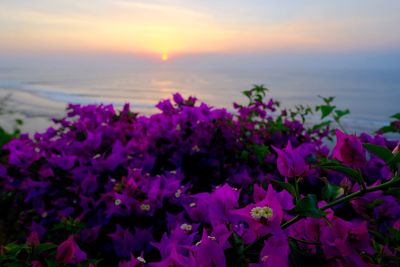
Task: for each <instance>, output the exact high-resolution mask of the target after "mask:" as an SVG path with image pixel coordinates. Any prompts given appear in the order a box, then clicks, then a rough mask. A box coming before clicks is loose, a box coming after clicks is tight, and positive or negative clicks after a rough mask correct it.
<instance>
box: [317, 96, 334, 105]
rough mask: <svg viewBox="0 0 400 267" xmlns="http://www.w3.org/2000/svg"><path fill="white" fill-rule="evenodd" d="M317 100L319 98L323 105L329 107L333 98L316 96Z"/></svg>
mask: <svg viewBox="0 0 400 267" xmlns="http://www.w3.org/2000/svg"><path fill="white" fill-rule="evenodd" d="M318 97H319V98H321V99H322V100H323V101H324V102H325V104H327V105H329V104H330V103H332V102H333V100H335V97H334V96H330V97H322V96H318Z"/></svg>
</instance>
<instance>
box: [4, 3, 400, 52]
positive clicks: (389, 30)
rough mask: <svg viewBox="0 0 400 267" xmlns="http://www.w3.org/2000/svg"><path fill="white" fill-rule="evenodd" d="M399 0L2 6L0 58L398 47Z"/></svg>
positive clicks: (399, 39)
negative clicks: (14, 54) (22, 54)
mask: <svg viewBox="0 0 400 267" xmlns="http://www.w3.org/2000/svg"><path fill="white" fill-rule="evenodd" d="M399 10H400V1H399V0H383V1H376V0H352V1H349V0H332V1H312V0H302V1H297V0H293V1H289V0H283V1H272V0H246V1H244V0H229V1H228V0H218V1H216V0H202V1H189V0H156V1H150V0H147V1H146V0H141V1H134V0H96V1H93V0H90V1H89V0H80V1H71V0H40V1H39V0H29V1H27V0H25V1H22V0H2V1H1V8H0V33H1V34H0V52H3V53H4V52H9V53H12V52H21V51H25V52H29V51H50V52H66V51H68V52H70V51H78V52H107V53H133V54H135V53H136V54H158V55H161V54H164V53H166V54H168V55H170V54H172V55H183V54H196V53H268V52H271V51H277V50H279V51H285V50H296V51H353V50H391V49H398V48H400V27H399V25H400V16H399Z"/></svg>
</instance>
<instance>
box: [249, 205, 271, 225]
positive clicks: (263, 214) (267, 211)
mask: <svg viewBox="0 0 400 267" xmlns="http://www.w3.org/2000/svg"><path fill="white" fill-rule="evenodd" d="M250 214H251V217H253V219H255V220H257V221H258V220H261V219H263V218H264V219H267V220H269V219H271V218H272V216H274V212H273V211H272V209H271V208H270V207H268V206H264V207H255V208H252V209H251V211H250Z"/></svg>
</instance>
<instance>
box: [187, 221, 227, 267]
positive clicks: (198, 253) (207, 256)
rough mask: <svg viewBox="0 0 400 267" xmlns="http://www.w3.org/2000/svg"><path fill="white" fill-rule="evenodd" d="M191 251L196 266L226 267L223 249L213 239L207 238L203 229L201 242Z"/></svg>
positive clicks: (211, 237)
mask: <svg viewBox="0 0 400 267" xmlns="http://www.w3.org/2000/svg"><path fill="white" fill-rule="evenodd" d="M193 250H194V258H195V260H196V265H197V266H215V267H224V266H226V262H225V255H224V249H223V247H222V246H221V245H220V244H219V243H218V242H217V241H216V238H215V237H213V236H209V235H208V234H207V231H206V230H205V229H203V235H202V238H201V240H200V241H199V242H198V243H197V244H196V246H195V247H194V249H193Z"/></svg>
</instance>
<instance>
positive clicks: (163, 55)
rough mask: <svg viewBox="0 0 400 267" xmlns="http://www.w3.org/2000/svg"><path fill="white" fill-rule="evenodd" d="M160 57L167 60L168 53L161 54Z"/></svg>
mask: <svg viewBox="0 0 400 267" xmlns="http://www.w3.org/2000/svg"><path fill="white" fill-rule="evenodd" d="M161 59H162V60H163V61H167V60H168V55H167V54H166V53H164V54H162V56H161Z"/></svg>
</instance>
